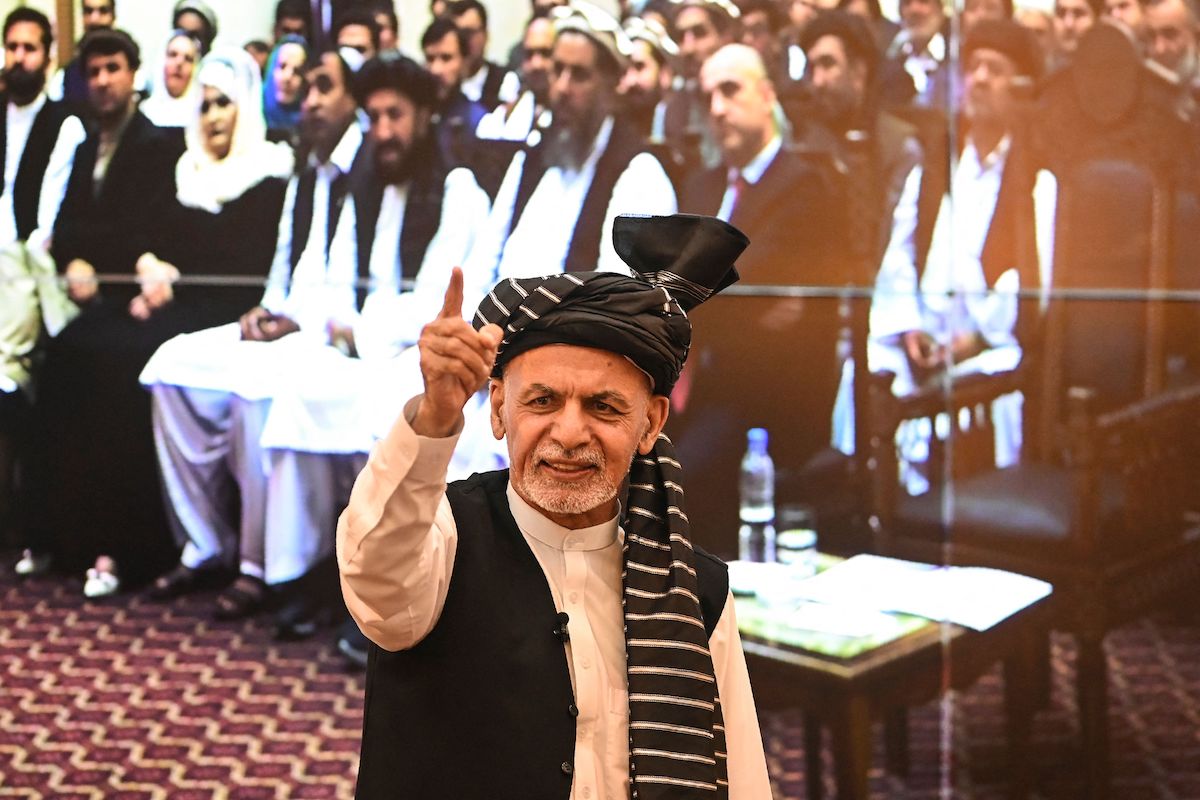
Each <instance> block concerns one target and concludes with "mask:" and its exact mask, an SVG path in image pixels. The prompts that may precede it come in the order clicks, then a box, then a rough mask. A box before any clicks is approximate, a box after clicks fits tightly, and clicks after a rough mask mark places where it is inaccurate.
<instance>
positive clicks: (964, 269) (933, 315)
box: [902, 20, 1057, 489]
mask: <svg viewBox="0 0 1200 800" xmlns="http://www.w3.org/2000/svg"><path fill="white" fill-rule="evenodd" d="M962 57H963V81H964V92H963V118H964V123H965V136H964V137H963V143H962V152H961V154H960V156H959V158H958V161H957V162H956V167H955V169H954V172H953V174H952V175H951V178H950V181H951V182H950V186H949V187H947V188H948V189H949V192H948V194H947V195H946V196H945V198H944V200H943V202H942V207H941V211H940V213H939V214H938V218H937V224H936V226H935V228H934V232H933V242H932V244H931V245H930V249H929V255H928V257H927V258H926V261H925V268H924V271H923V273H922V274H921V299H922V313H923V316H924V320H923V330H924V332H923V333H922V335H921V340H920V341H919V342H918V343H917V346H916V347H914V348H910V350H909V361H910V363H911V364H912V367H913V371H914V378H915V379H916V381H917V382H918V383H920V382H922V381H927V380H929V378H930V376H936V375H939V374H942V373H944V372H945V371H951V372H952V373H954V374H969V373H995V372H1001V371H1004V370H1010V369H1013V368H1015V367H1016V366H1017V365H1018V364H1019V363H1020V362H1021V358H1022V354H1023V352H1024V351H1025V349H1026V348H1027V347H1028V346H1029V344H1030V340H1031V339H1032V338H1034V337H1035V336H1036V332H1037V330H1038V328H1039V317H1040V308H1039V303H1038V302H1037V300H1036V295H1035V294H1034V293H1036V292H1037V291H1038V290H1039V289H1042V288H1044V287H1047V286H1049V285H1050V282H1051V271H1052V264H1051V254H1052V252H1053V240H1054V213H1055V207H1056V205H1057V203H1056V199H1057V181H1056V180H1055V179H1054V176H1053V175H1051V174H1050V173H1049V172H1047V171H1045V170H1040V169H1039V168H1038V167H1039V165H1038V163H1037V162H1036V160H1035V159H1034V156H1033V154H1032V151H1031V147H1030V142H1029V139H1028V136H1027V135H1026V134H1027V131H1026V129H1025V126H1024V124H1023V119H1022V107H1021V102H1020V95H1021V93H1020V89H1019V86H1020V84H1021V83H1027V82H1030V81H1036V80H1037V79H1038V78H1039V77H1040V75H1041V68H1042V57H1041V54H1040V53H1039V52H1038V50H1037V43H1036V41H1035V40H1034V39H1033V35H1032V34H1031V33H1029V32H1028V31H1027V30H1025V29H1024V28H1022V27H1021V26H1020V25H1019V24H1018V23H1016V22H1013V21H1011V20H1002V21H991V20H989V21H987V22H981V23H979V24H978V25H977V26H976V27H975V28H974V29H972V31H971V34H970V36H968V37H967V39H966V40H965V41H964V42H963V50H962ZM1019 292H1024V293H1025V296H1024V298H1022V297H1020V296H1019V295H1018V293H1019ZM1022 402H1023V400H1022V397H1021V394H1020V393H1019V392H1015V393H1012V394H1009V395H1005V396H1003V397H1001V398H998V399H997V400H995V401H994V402H993V404H992V415H993V420H992V424H993V427H994V428H995V454H996V465H997V466H999V467H1004V466H1008V465H1011V464H1014V463H1016V462H1017V461H1018V460H1019V458H1020V455H1021V445H1022V425H1021V407H1022ZM911 433H912V434H913V435H914V436H917V437H924V438H927V437H928V436H929V435H930V432H929V431H928V430H913V431H911ZM903 444H904V443H902V446H903ZM909 453H910V454H911V456H910V458H909V460H910V461H913V462H919V461H920V460H921V449H920V445H919V444H917V445H915V446H910V447H909ZM908 483H909V486H910V488H911V489H919V488H921V481H920V478H919V477H916V476H914V477H912V478H911V479H910V480H909V481H908Z"/></svg>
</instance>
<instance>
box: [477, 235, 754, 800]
mask: <svg viewBox="0 0 1200 800" xmlns="http://www.w3.org/2000/svg"><path fill="white" fill-rule="evenodd" d="M613 239H614V243H615V244H616V248H617V252H618V253H619V254H620V255H621V257H622V258H623V259H625V261H626V263H627V264H629V266H630V267H632V268H633V269H634V270H636V271H637V272H638V273H639V275H641V276H642V277H631V276H626V275H621V274H618V273H611V272H566V273H560V274H558V275H549V276H546V277H542V278H526V279H510V280H507V281H501V282H500V283H499V284H497V285H496V287H495V288H494V289H493V290H492V291H491V293H490V294H489V295H488V297H486V298H484V300H483V302H482V303H480V305H479V310H478V311H477V312H476V315H475V322H474V324H475V327H476V328H480V327H482V326H484V325H486V324H489V323H495V324H497V325H499V326H500V327H501V328H502V329H503V330H504V340H503V342H502V344H501V346H500V351H499V353H498V354H497V356H496V364H497V366H496V369H495V371H494V372H493V375H494V376H496V377H500V374H501V371H502V370H503V365H504V364H505V363H506V362H507V361H508V360H509V359H512V358H513V357H514V356H515V355H517V354H519V353H522V352H525V351H527V350H531V349H533V348H534V347H540V346H542V345H547V344H575V345H582V346H584V347H595V348H599V349H603V350H609V351H611V352H615V353H619V354H621V355H624V356H626V357H628V358H629V359H630V360H632V361H633V362H634V363H635V364H637V366H638V367H640V368H641V369H642V370H644V371H645V372H646V373H648V374H649V375H650V376H651V378H652V379H653V381H654V391H655V392H657V393H660V394H667V393H669V392H670V390H671V386H672V385H673V384H674V382H675V380H676V379H677V378H678V377H679V371H680V370H681V369H682V368H683V362H684V359H686V357H687V349H688V346H689V345H690V343H691V324H690V323H689V322H688V319H687V313H686V312H687V311H688V310H690V309H692V308H694V307H695V306H697V305H699V304H700V303H701V302H703V301H704V300H706V299H707V298H709V297H711V296H712V295H713V294H715V293H716V292H718V291H720V290H721V289H723V288H724V287H726V286H728V285H729V284H730V283H733V281H735V280H737V273H736V271H735V270H734V269H733V262H734V260H735V259H736V258H737V257H738V255H740V254H741V252H742V251H743V250H744V249H745V248H746V245H747V244H749V240H748V239H747V238H746V237H745V235H744V234H742V232H741V231H739V230H737V229H736V228H734V227H733V226H731V225H728V224H726V223H724V222H722V221H720V220H718V219H715V218H712V217H695V216H684V215H676V216H672V217H618V218H617V220H616V223H615V224H614V226H613ZM628 484H629V495H628V497H627V499H626V503H625V506H624V508H625V513H624V517H623V518H622V520H621V528H622V530H623V531H624V534H625V540H624V557H623V570H622V574H621V580H622V584H623V586H622V599H621V605H622V607H623V614H624V618H625V650H626V654H627V656H628V667H627V680H628V686H629V757H630V766H629V778H630V783H631V787H630V795H631V797H632V798H633V800H685V799H686V800H692V799H693V798H695V799H696V800H699V798H704V800H726V798H728V795H729V778H728V767H727V764H726V755H725V754H726V752H727V747H726V743H725V725H724V721H723V720H724V717H723V714H722V711H721V698H720V694H719V692H718V691H717V682H716V675H715V672H714V670H713V665H712V654H711V652H710V651H709V645H708V637H707V636H706V635H705V627H704V619H703V615H702V612H701V610H700V600H699V581H698V578H697V574H696V553H695V552H694V551H693V550H692V544H691V527H690V524H689V522H688V517H687V512H686V509H685V506H684V491H683V471H682V468H681V467H680V464H679V461H678V459H677V456H676V453H675V447H674V445H673V444H672V443H671V440H670V439H668V438H667V437H666V436H663V435H660V436H659V437H658V441H657V442H656V443H655V445H654V447H653V448H652V449H651V451H650V452H649V453H647V454H644V455H642V454H638V455H635V457H634V459H633V463H632V464H631V465H630V469H629V480H628Z"/></svg>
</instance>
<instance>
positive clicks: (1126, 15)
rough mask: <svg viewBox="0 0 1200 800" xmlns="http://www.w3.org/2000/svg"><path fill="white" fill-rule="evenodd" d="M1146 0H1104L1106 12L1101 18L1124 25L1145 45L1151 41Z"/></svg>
mask: <svg viewBox="0 0 1200 800" xmlns="http://www.w3.org/2000/svg"><path fill="white" fill-rule="evenodd" d="M1148 5H1149V4H1148V3H1146V2H1144V0H1104V13H1103V14H1101V15H1100V18H1101V19H1108V20H1113V21H1114V22H1119V23H1121V24H1122V25H1124V26H1125V27H1126V28H1128V29H1129V31H1130V32H1131V33H1132V34H1133V37H1134V38H1135V39H1137V41H1138V43H1139V44H1141V45H1143V46H1145V45H1147V44H1149V41H1150V29H1149V27H1148V26H1147V25H1146V7H1147V6H1148Z"/></svg>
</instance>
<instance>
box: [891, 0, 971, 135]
mask: <svg viewBox="0 0 1200 800" xmlns="http://www.w3.org/2000/svg"><path fill="white" fill-rule="evenodd" d="M950 57H951V52H950V21H949V19H948V18H947V16H946V10H945V8H944V7H943V6H942V0H900V31H899V33H897V34H896V38H894V39H893V40H892V42H891V44H890V45H888V49H887V52H886V53H885V58H886V60H887V62H890V63H892V64H895V65H897V66H898V67H899V68H900V69H899V70H895V71H893V70H884V71H882V72H881V77H882V78H884V79H885V80H884V83H883V85H881V86H880V95H881V98H882V100H883V103H884V105H894V106H901V105H907V104H908V103H910V102H911V103H912V104H913V105H915V106H918V107H921V108H936V109H941V110H943V111H947V113H949V109H950V104H951V103H952V102H953V100H954V90H953V87H952V82H953V75H952V67H951V61H950ZM885 63H886V62H885Z"/></svg>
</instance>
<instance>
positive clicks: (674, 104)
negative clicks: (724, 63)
mask: <svg viewBox="0 0 1200 800" xmlns="http://www.w3.org/2000/svg"><path fill="white" fill-rule="evenodd" d="M739 22H740V20H739V13H738V10H737V6H735V5H733V4H732V3H731V2H729V0H681V2H679V3H677V4H675V18H674V19H673V20H672V21H671V38H672V39H674V41H675V43H676V45H678V47H679V61H678V63H679V77H680V78H681V79H682V80H681V81H679V82H678V85H677V86H676V88H674V89H673V90H672V91H671V92H670V93H669V94H668V95H667V99H666V108H665V110H664V112H663V136H664V138H665V139H666V141H667V143H668V144H669V145H671V147H672V148H674V149H675V150H677V151H678V152H680V153H681V154H682V157H683V161H684V164H685V165H686V166H687V168H688V169H689V170H693V169H710V168H712V167H715V166H716V165H717V164H718V163H720V161H721V149H720V147H719V146H718V144H717V142H716V139H715V138H714V137H713V132H712V128H710V127H709V125H708V109H707V108H706V107H705V102H704V96H703V91H702V90H701V88H700V67H701V66H702V65H703V64H704V62H705V61H707V60H708V59H709V58H710V57H711V56H712V54H713V53H715V52H717V51H718V50H720V49H721V48H722V47H724V46H725V45H727V44H731V43H733V42H736V41H737V40H738V24H739Z"/></svg>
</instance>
